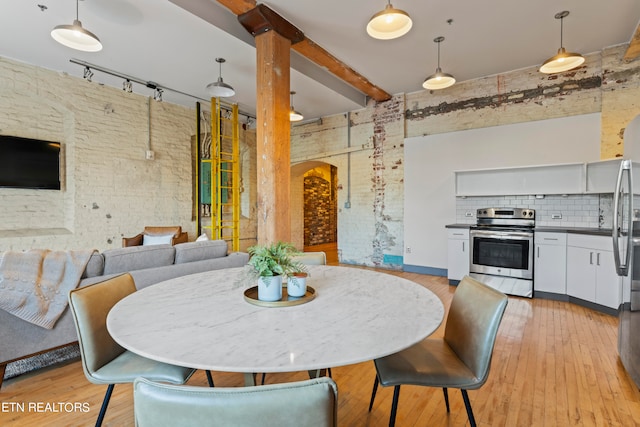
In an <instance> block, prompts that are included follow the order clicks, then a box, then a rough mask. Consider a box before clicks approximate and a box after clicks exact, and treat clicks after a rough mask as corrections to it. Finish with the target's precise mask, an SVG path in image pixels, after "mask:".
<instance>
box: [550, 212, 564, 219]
mask: <svg viewBox="0 0 640 427" xmlns="http://www.w3.org/2000/svg"><path fill="white" fill-rule="evenodd" d="M551 219H562V214H561V213H554V214H551Z"/></svg>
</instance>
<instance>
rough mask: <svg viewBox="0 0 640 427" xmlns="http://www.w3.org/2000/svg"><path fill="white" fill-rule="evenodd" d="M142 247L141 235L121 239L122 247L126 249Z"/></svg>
mask: <svg viewBox="0 0 640 427" xmlns="http://www.w3.org/2000/svg"><path fill="white" fill-rule="evenodd" d="M140 245H142V233H140V234H138V235H137V236H133V237H123V238H122V247H123V248H126V247H128V246H140Z"/></svg>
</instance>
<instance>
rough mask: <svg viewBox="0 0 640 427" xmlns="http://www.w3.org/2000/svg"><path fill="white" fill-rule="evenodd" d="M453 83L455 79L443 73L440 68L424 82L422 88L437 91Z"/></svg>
mask: <svg viewBox="0 0 640 427" xmlns="http://www.w3.org/2000/svg"><path fill="white" fill-rule="evenodd" d="M455 82H456V79H455V77H453V76H452V75H451V74H447V73H443V72H442V70H441V69H440V67H438V69H437V70H436V72H435V73H433V74H431V75H430V76H429V77H427V78H426V79H425V80H424V83H422V87H423V88H425V89H429V90H438V89H444V88H447V87H449V86H453V84H454V83H455Z"/></svg>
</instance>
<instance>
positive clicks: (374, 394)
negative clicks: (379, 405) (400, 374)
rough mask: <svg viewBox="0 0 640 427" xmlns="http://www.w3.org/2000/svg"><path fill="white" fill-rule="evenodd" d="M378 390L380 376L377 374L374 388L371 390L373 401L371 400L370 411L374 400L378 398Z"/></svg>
mask: <svg viewBox="0 0 640 427" xmlns="http://www.w3.org/2000/svg"><path fill="white" fill-rule="evenodd" d="M377 391H378V376H377V375H376V380H375V381H374V382H373V390H372V391H371V402H369V412H371V408H373V401H374V400H375V398H376V392H377Z"/></svg>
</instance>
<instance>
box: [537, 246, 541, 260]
mask: <svg viewBox="0 0 640 427" xmlns="http://www.w3.org/2000/svg"><path fill="white" fill-rule="evenodd" d="M537 257H538V258H540V246H538V255H537Z"/></svg>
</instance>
